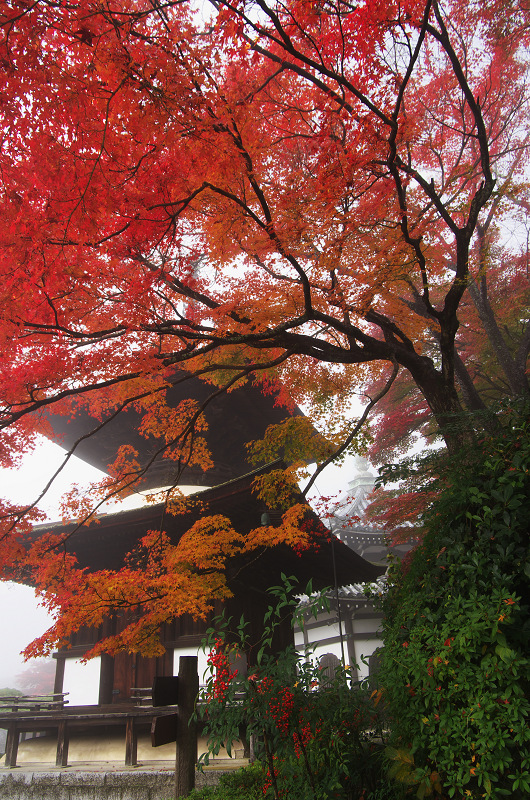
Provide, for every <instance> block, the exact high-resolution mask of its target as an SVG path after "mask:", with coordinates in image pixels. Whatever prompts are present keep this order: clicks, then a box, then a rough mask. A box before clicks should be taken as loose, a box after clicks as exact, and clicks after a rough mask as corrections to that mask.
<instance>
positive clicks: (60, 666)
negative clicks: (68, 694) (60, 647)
mask: <svg viewBox="0 0 530 800" xmlns="http://www.w3.org/2000/svg"><path fill="white" fill-rule="evenodd" d="M53 657H54V658H55V659H57V664H56V665H55V681H54V684H53V693H54V694H62V691H63V685H64V664H65V661H66V658H65V657H64V655H62V653H54V655H53Z"/></svg>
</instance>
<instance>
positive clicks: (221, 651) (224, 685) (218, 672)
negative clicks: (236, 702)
mask: <svg viewBox="0 0 530 800" xmlns="http://www.w3.org/2000/svg"><path fill="white" fill-rule="evenodd" d="M208 664H210V665H211V666H212V667H213V669H214V680H213V687H212V691H211V692H210V698H209V699H211V700H224V699H225V697H226V692H227V690H228V686H229V685H230V681H232V680H233V679H234V678H235V676H236V675H237V669H235V670H233V671H232V670H231V669H230V660H229V658H228V656H227V654H226V650H225V647H224V642H223V640H222V639H220V638H217V639H216V640H215V644H214V646H213V648H212V650H211V652H210V655H209V656H208Z"/></svg>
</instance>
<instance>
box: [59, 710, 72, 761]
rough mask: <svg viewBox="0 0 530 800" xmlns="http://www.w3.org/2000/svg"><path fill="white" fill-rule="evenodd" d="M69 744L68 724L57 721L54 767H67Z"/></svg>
mask: <svg viewBox="0 0 530 800" xmlns="http://www.w3.org/2000/svg"><path fill="white" fill-rule="evenodd" d="M69 744H70V739H69V733H68V723H67V721H66V720H65V719H61V720H60V721H59V727H58V729H57V754H56V756H55V766H56V767H67V766H68V747H69Z"/></svg>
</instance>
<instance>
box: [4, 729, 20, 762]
mask: <svg viewBox="0 0 530 800" xmlns="http://www.w3.org/2000/svg"><path fill="white" fill-rule="evenodd" d="M18 736H19V731H18V725H17V723H16V722H13V723H11V725H10V726H9V728H8V729H7V741H6V761H5V764H6V767H16V765H17V754H18Z"/></svg>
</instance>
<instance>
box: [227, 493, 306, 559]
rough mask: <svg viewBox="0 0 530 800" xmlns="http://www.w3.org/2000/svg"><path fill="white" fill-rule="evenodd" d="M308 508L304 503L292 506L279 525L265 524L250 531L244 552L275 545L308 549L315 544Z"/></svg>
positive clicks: (299, 550) (297, 549) (298, 549)
mask: <svg viewBox="0 0 530 800" xmlns="http://www.w3.org/2000/svg"><path fill="white" fill-rule="evenodd" d="M306 513H307V508H306V506H304V505H303V504H301V503H299V504H298V505H294V506H291V508H289V510H288V511H286V512H285V514H284V515H283V518H282V523H281V525H279V526H278V527H273V526H271V525H263V526H261V527H259V528H255V529H254V530H252V531H250V533H249V534H248V536H247V537H246V538H245V545H244V547H243V551H244V552H249V551H252V550H255V549H257V548H258V547H275V546H277V545H281V544H283V545H287V546H288V547H291V548H292V549H293V550H295V551H296V552H301V551H302V550H307V549H308V548H309V547H311V545H312V544H314V534H313V531H312V529H311V526H310V524H308V522H307V520H306Z"/></svg>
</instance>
